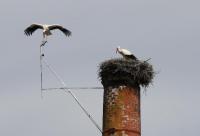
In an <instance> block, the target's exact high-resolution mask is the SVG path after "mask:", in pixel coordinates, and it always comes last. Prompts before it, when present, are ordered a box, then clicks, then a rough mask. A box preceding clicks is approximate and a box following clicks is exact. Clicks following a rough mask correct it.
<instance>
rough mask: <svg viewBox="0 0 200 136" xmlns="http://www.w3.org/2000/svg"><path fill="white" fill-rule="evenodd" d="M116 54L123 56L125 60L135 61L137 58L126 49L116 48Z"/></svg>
mask: <svg viewBox="0 0 200 136" xmlns="http://www.w3.org/2000/svg"><path fill="white" fill-rule="evenodd" d="M116 53H119V54H121V55H122V56H123V58H124V59H126V60H137V58H136V57H135V56H134V55H133V54H132V53H131V52H130V51H129V50H127V49H122V48H120V47H117V49H116Z"/></svg>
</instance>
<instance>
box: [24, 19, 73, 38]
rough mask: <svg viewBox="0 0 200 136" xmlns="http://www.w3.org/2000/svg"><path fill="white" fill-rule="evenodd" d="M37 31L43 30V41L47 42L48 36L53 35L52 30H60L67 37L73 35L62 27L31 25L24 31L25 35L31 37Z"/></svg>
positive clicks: (55, 25)
mask: <svg viewBox="0 0 200 136" xmlns="http://www.w3.org/2000/svg"><path fill="white" fill-rule="evenodd" d="M37 29H42V30H43V40H44V41H47V36H49V35H52V33H51V30H55V29H59V30H60V31H62V32H63V33H64V34H65V35H66V36H70V35H71V31H69V30H67V29H66V28H64V27H62V26H61V25H57V24H54V25H46V24H45V25H42V24H36V23H35V24H31V25H30V26H29V27H27V28H26V29H25V30H24V33H25V35H27V36H30V35H32V34H33V32H35V31H36V30H37Z"/></svg>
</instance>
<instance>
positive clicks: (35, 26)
mask: <svg viewBox="0 0 200 136" xmlns="http://www.w3.org/2000/svg"><path fill="white" fill-rule="evenodd" d="M37 29H43V26H42V25H40V24H32V25H30V26H29V27H27V28H26V29H25V30H24V33H25V35H27V36H30V35H32V33H33V32H35V30H37Z"/></svg>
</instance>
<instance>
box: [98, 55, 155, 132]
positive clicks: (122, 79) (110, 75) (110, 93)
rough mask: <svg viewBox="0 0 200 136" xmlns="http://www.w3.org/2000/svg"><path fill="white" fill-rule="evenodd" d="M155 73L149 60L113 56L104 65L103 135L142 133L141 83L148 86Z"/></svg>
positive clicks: (101, 76) (101, 68) (101, 75)
mask: <svg viewBox="0 0 200 136" xmlns="http://www.w3.org/2000/svg"><path fill="white" fill-rule="evenodd" d="M153 76H154V72H153V68H152V66H151V65H150V64H148V63H147V62H141V61H133V60H125V59H111V60H108V61H105V62H103V63H102V64H101V65H100V69H99V77H100V78H101V82H102V84H103V86H104V100H103V136H141V116H140V86H144V87H147V86H148V85H149V83H150V82H151V81H152V79H153Z"/></svg>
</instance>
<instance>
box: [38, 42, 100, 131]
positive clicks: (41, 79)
mask: <svg viewBox="0 0 200 136" xmlns="http://www.w3.org/2000/svg"><path fill="white" fill-rule="evenodd" d="M46 43H47V41H42V44H41V45H40V81H41V82H40V83H41V98H43V93H42V92H43V90H47V89H43V73H42V72H43V62H44V64H45V65H46V67H47V68H48V69H49V71H50V72H51V73H52V74H53V75H54V76H55V77H56V79H57V80H58V81H59V82H60V83H61V85H62V86H63V87H62V88H58V89H63V90H64V91H65V92H67V93H69V94H70V95H71V96H72V98H73V99H74V100H75V101H76V103H77V104H78V105H79V107H80V108H81V109H82V110H83V112H84V113H85V114H86V116H87V117H88V118H89V119H90V121H91V122H92V123H93V124H94V125H95V127H96V128H97V129H98V130H99V131H100V132H101V133H102V130H101V128H100V126H99V125H98V124H97V122H96V121H95V120H94V119H93V117H92V116H91V114H89V112H88V111H87V110H86V109H85V108H84V107H83V105H82V104H81V103H80V102H79V100H78V98H77V97H76V96H75V95H74V94H73V93H72V91H71V90H70V88H67V85H66V84H65V82H64V81H63V79H62V78H61V77H60V76H59V75H58V74H57V73H56V71H55V70H54V69H53V68H52V66H51V65H50V64H49V63H48V62H47V60H46V59H45V56H44V53H43V50H42V47H43V46H44V45H45V44H46ZM93 88H95V89H100V88H99V87H93ZM82 89H86V88H84V87H83V88H82Z"/></svg>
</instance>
